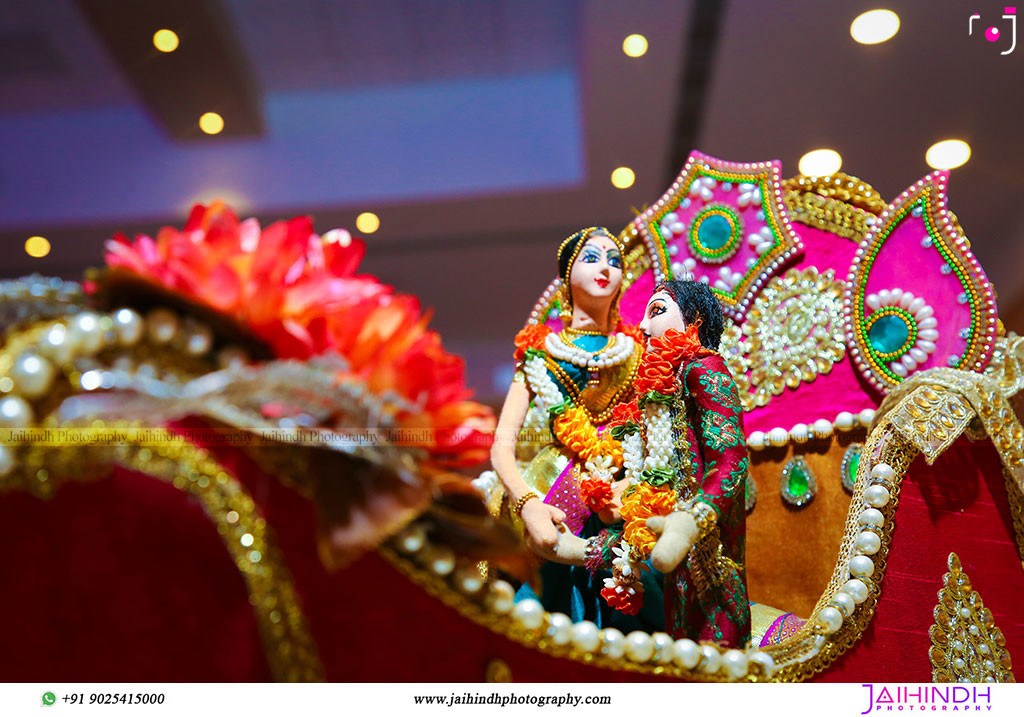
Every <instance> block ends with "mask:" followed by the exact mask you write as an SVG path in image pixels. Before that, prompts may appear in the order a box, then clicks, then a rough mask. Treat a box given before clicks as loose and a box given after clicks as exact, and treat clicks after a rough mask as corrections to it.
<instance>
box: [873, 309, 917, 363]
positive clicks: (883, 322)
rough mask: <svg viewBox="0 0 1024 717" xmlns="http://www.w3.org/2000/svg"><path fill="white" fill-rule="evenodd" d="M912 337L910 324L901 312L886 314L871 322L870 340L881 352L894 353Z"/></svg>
mask: <svg viewBox="0 0 1024 717" xmlns="http://www.w3.org/2000/svg"><path fill="white" fill-rule="evenodd" d="M908 338H910V326H908V325H907V320H906V319H905V318H904V317H903V316H901V315H900V314H886V315H885V316H882V317H880V318H879V319H878V320H877V321H875V322H874V323H872V324H871V328H870V329H869V330H868V341H870V342H871V347H872V348H873V349H874V350H875V351H877V352H878V353H880V354H894V353H896V352H897V351H899V350H900V349H901V348H903V346H904V345H906V343H907V339H908Z"/></svg>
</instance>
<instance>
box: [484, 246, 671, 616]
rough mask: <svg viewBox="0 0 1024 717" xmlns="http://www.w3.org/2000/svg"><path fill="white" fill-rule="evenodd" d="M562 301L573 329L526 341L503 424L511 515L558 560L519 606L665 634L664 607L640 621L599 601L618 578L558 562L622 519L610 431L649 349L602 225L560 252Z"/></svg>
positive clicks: (498, 440) (530, 333)
mask: <svg viewBox="0 0 1024 717" xmlns="http://www.w3.org/2000/svg"><path fill="white" fill-rule="evenodd" d="M558 269H559V276H560V278H561V284H562V286H561V290H560V296H559V304H560V308H561V312H560V315H561V318H562V320H563V322H564V323H565V328H564V329H563V330H562V331H559V332H555V331H552V330H551V329H549V328H548V327H547V326H545V325H543V324H535V325H531V326H528V327H526V328H525V329H523V330H522V331H521V332H520V333H519V334H518V335H517V336H516V342H515V343H516V353H515V359H516V371H515V375H514V380H513V382H512V385H511V386H510V388H509V392H508V396H507V397H506V399H505V404H504V407H503V408H502V412H501V417H500V419H499V421H498V427H497V432H496V435H495V442H494V446H493V448H492V451H491V460H492V463H493V466H494V470H495V472H496V473H497V474H498V477H499V479H500V480H501V482H502V484H503V486H504V488H505V491H506V492H507V494H508V498H509V506H510V511H511V513H512V515H513V516H515V517H516V519H517V520H520V521H521V523H522V527H523V531H524V535H525V537H526V540H527V543H528V544H529V545H530V547H531V548H532V549H533V551H534V552H535V553H537V554H538V555H539V556H540V557H542V558H545V559H547V560H548V561H549V562H547V563H546V564H545V565H543V566H542V568H541V570H540V586H539V588H538V590H537V591H535V590H534V589H533V588H532V587H531V586H529V585H524V586H523V587H522V588H521V589H520V591H519V593H518V594H517V600H520V599H526V598H537V599H539V600H540V601H541V602H542V603H543V604H544V606H545V607H546V608H547V609H548V610H550V611H555V612H562V613H565V614H567V615H569V616H570V617H571V618H572V619H573V620H574V621H580V620H590V621H593V622H595V623H597V624H598V625H599V626H611V625H614V626H616V627H619V628H620V629H640V628H647V629H662V627H663V623H664V615H663V611H662V610H661V608H660V605H656V604H655V603H656V602H657V601H656V600H655V599H654V594H655V593H657V592H660V585H659V582H658V580H657V579H654V578H652V579H651V580H650V581H649V582H650V583H651V585H650V591H651V593H650V595H651V597H652V599H651V604H650V606H649V607H648V609H647V610H645V611H644V612H643V613H642V614H641V615H639V616H628V615H625V614H623V613H620V612H617V611H615V610H613V609H610V606H609V605H608V604H607V602H606V601H604V600H602V599H601V597H600V595H599V593H600V590H601V586H602V584H603V582H602V581H603V579H604V578H605V577H607V576H610V573H609V572H608V571H607V570H604V571H594V572H593V573H591V572H588V571H587V570H586V569H584V568H583V567H582V565H567V564H563V563H565V562H566V561H565V559H564V556H559V554H558V551H559V545H560V544H562V541H561V538H562V536H573V537H577V536H579V537H580V538H582V539H586V538H590V537H592V536H594V535H597V534H599V533H600V532H601V531H602V529H603V528H605V527H606V525H614V524H616V523H618V522H619V521H620V519H619V515H618V496H619V494H620V493H621V491H622V489H623V488H625V481H623V480H616V478H617V477H620V476H621V472H622V471H621V468H622V447H621V444H620V443H619V441H618V440H616V439H615V438H614V437H613V436H612V434H611V432H610V431H609V430H607V428H606V427H607V424H608V422H609V421H610V420H611V419H612V418H613V414H614V413H615V411H616V408H617V407H618V406H620V405H623V404H624V403H626V402H628V400H629V399H630V398H632V395H631V384H632V381H633V379H634V377H635V374H636V369H637V367H638V365H639V360H640V356H641V353H642V351H643V347H642V345H641V343H642V342H641V341H638V340H637V338H638V337H639V334H638V333H637V332H636V330H635V328H632V327H626V326H624V325H623V324H622V323H621V322H620V321H619V317H618V311H617V306H618V299H619V295H620V292H621V288H622V270H623V247H622V246H621V244H620V243H619V240H618V238H617V237H615V236H614V235H613V234H612V233H611V232H609V231H608V230H607V229H605V228H603V227H590V228H587V229H583V230H581V231H578V232H576V233H575V234H573V235H571V236H570V237H568V238H567V239H566V240H565V241H563V242H562V244H561V246H560V247H559V249H558Z"/></svg>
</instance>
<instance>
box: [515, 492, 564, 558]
mask: <svg viewBox="0 0 1024 717" xmlns="http://www.w3.org/2000/svg"><path fill="white" fill-rule="evenodd" d="M519 517H521V518H522V519H523V526H524V527H525V528H526V542H527V543H529V545H530V548H531V549H533V551H534V552H536V553H538V554H540V555H543V556H545V557H547V556H548V555H550V552H551V551H552V550H553V549H554V547H555V546H556V545H557V544H558V536H559V530H560V528H561V527H562V523H563V522H564V521H565V513H563V512H562V511H561V510H559V509H558V508H556V507H555V506H553V505H548V504H547V503H545V502H543V501H542V500H540V499H539V498H537V499H535V500H528V501H526V503H525V504H524V505H523V509H522V511H521V512H520V513H519Z"/></svg>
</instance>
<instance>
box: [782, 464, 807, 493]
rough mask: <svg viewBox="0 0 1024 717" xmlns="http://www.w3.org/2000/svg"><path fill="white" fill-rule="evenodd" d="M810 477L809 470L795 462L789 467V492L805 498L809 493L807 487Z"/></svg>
mask: <svg viewBox="0 0 1024 717" xmlns="http://www.w3.org/2000/svg"><path fill="white" fill-rule="evenodd" d="M809 482H810V479H809V478H808V477H807V472H806V471H805V470H804V469H803V466H801V465H800V464H799V463H794V464H793V466H792V467H791V468H790V469H789V476H788V484H787V485H788V487H789V493H790V495H792V496H793V497H794V498H803V497H804V496H805V495H807V488H808V483H809Z"/></svg>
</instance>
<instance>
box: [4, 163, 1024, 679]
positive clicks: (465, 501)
mask: <svg viewBox="0 0 1024 717" xmlns="http://www.w3.org/2000/svg"><path fill="white" fill-rule="evenodd" d="M781 176H782V175H781V166H780V164H779V163H778V162H774V161H773V162H758V163H749V164H740V163H733V162H725V161H721V160H718V159H715V158H713V157H710V156H707V155H704V154H701V153H699V152H694V153H693V154H692V155H691V157H690V158H689V160H688V161H687V163H686V165H685V166H684V167H683V169H682V171H681V173H680V174H679V176H678V178H677V179H676V181H675V182H673V183H672V185H671V186H670V187H669V188H668V190H667V191H666V192H665V194H664V195H663V196H662V197H660V198H659V199H658V200H657V201H655V202H654V203H653V204H652V205H651V206H650V207H649V208H647V209H646V210H645V211H643V212H642V213H641V214H640V215H639V216H637V217H636V218H635V219H634V220H633V221H631V222H630V223H629V224H628V225H627V226H626V228H625V229H623V231H622V233H621V238H622V240H623V241H624V242H625V244H626V249H627V252H626V257H625V281H626V288H625V289H624V293H623V295H622V299H621V302H620V312H621V314H622V316H623V318H624V319H625V320H627V321H631V322H638V321H639V319H640V316H641V312H642V310H643V307H644V305H645V304H646V301H647V299H648V297H649V296H650V294H651V291H652V290H653V288H654V286H655V284H656V283H657V282H658V281H660V280H662V279H665V278H680V277H684V276H688V277H691V278H693V279H696V280H699V281H705V282H707V283H708V284H709V285H710V286H711V287H712V288H713V289H714V291H715V292H716V294H717V295H718V297H719V299H720V301H721V303H722V305H723V308H724V309H725V311H726V314H727V315H728V317H729V322H728V325H727V329H726V333H725V336H724V339H723V346H722V349H721V350H722V353H723V355H724V357H725V358H726V361H727V363H728V365H729V367H730V370H731V371H732V373H733V375H734V377H735V379H736V382H737V385H738V386H739V388H740V395H741V401H742V403H743V408H744V411H745V418H744V420H745V428H746V432H747V443H748V447H749V448H750V450H751V467H750V475H749V476H748V480H747V496H746V497H747V501H746V504H747V511H748V516H747V566H746V568H747V575H748V582H749V585H748V587H749V593H750V596H751V600H752V601H753V602H754V603H755V604H754V605H753V608H752V613H753V626H754V629H753V633H754V634H753V639H752V643H751V645H750V646H749V647H748V648H746V649H743V650H740V649H731V650H725V649H721V648H719V647H718V646H716V645H714V644H701V645H697V644H694V643H692V642H691V641H689V640H678V641H673V640H672V639H671V638H670V637H669V636H668V635H667V634H660V633H655V634H653V635H648V634H646V633H632V634H630V635H623V634H621V633H620V632H618V631H616V630H614V629H612V628H606V629H599V628H598V627H597V626H596V625H594V624H592V623H588V622H582V623H576V624H573V623H572V622H571V621H570V620H569V618H568V617H567V616H565V615H561V614H557V613H554V614H552V613H546V612H545V611H544V610H543V608H541V607H540V604H539V603H537V602H536V601H532V600H528V601H522V602H518V603H517V602H514V600H513V593H514V591H513V587H512V584H511V583H510V582H509V580H511V579H523V578H526V577H528V575H527V567H528V562H527V561H526V560H525V559H524V557H523V553H522V550H521V548H520V546H519V543H518V540H517V538H516V536H515V534H514V532H511V531H510V530H509V529H508V528H507V526H505V525H504V524H503V523H501V522H500V521H495V520H492V519H490V518H489V513H488V511H487V510H486V508H485V506H484V503H483V500H482V499H481V497H480V495H479V494H478V493H477V492H476V490H475V489H474V488H472V487H470V486H469V485H468V479H466V478H463V477H462V476H461V475H457V474H455V473H454V472H453V471H454V470H455V469H457V468H459V467H461V466H465V465H468V464H470V463H472V462H475V461H476V462H478V461H480V460H482V459H483V458H485V456H486V451H487V440H486V435H487V433H488V432H489V431H490V429H491V428H492V427H493V418H492V417H491V416H490V414H489V413H488V412H487V411H485V410H483V409H482V408H481V407H479V406H477V405H475V404H472V403H469V402H467V400H466V399H467V396H466V393H465V391H464V388H463V384H462V367H461V364H460V363H459V362H458V360H457V359H454V358H453V357H451V356H449V355H448V354H446V353H445V352H444V351H443V349H442V348H441V346H440V342H439V340H438V339H437V337H436V335H434V334H431V333H430V332H428V331H427V330H426V328H425V321H424V319H423V317H422V316H421V314H420V312H419V308H418V305H416V303H415V301H414V300H412V299H410V298H409V297H401V296H397V295H394V294H393V293H392V292H391V290H390V289H389V288H388V287H382V286H381V285H380V284H379V282H376V281H375V280H374V279H372V277H359V276H357V275H355V274H354V271H355V268H356V265H357V264H358V261H359V257H360V256H361V253H362V247H361V244H360V243H359V242H358V241H357V240H354V239H352V238H351V237H350V236H349V235H348V234H347V233H345V232H343V231H335V232H329V233H328V234H325V235H324V236H323V237H320V236H317V235H315V234H314V233H313V231H312V226H311V224H309V223H308V220H293V221H292V222H289V223H284V224H279V225H273V226H272V227H268V228H267V229H264V230H262V231H261V230H260V229H259V227H258V226H257V225H255V223H254V222H252V220H250V221H249V222H238V221H237V220H236V219H235V218H234V216H233V215H231V214H230V212H228V211H227V210H226V209H225V208H224V207H221V206H214V207H210V208H197V210H196V212H195V213H194V214H193V216H192V217H191V218H190V220H189V223H188V225H186V227H185V230H184V231H183V232H177V231H175V230H173V229H165V230H163V231H162V232H161V233H160V234H159V235H158V236H157V238H156V240H152V239H149V238H147V237H140V238H139V239H137V240H136V241H135V242H129V241H128V240H126V239H123V238H115V240H113V241H112V242H111V243H110V244H109V245H108V246H109V250H108V254H107V265H108V267H107V269H106V270H105V271H103V272H98V273H95V274H92V275H90V276H88V277H87V280H86V281H85V282H84V283H83V284H82V285H81V286H79V285H75V284H69V283H61V282H59V281H56V280H47V279H43V278H39V277H37V278H29V279H24V280H20V281H19V282H13V283H8V284H7V285H5V286H4V292H5V294H4V297H3V298H4V301H3V303H2V304H0V307H2V312H3V313H2V317H3V320H4V322H5V324H6V325H7V327H8V328H7V333H6V335H5V338H4V343H3V348H2V351H0V390H2V391H3V396H4V397H3V398H2V399H0V420H2V421H3V424H2V425H3V426H9V427H12V431H13V432H14V433H16V431H15V430H14V428H13V427H21V426H30V427H31V428H32V429H33V430H36V433H34V434H33V433H32V432H31V431H28V430H27V431H26V433H25V434H23V435H21V436H18V435H13V434H12V435H11V436H10V438H11V440H10V441H8V445H6V446H3V447H0V449H2V450H3V451H4V452H3V453H2V455H0V458H2V460H0V474H2V476H3V477H2V478H0V488H2V491H3V492H2V497H0V526H2V527H0V531H2V532H0V538H2V541H3V542H2V544H3V545H4V554H5V557H4V565H5V572H6V575H7V576H8V578H7V580H6V582H7V585H6V586H5V589H4V590H3V591H0V604H3V605H4V606H5V607H7V608H8V612H9V614H11V615H16V616H17V621H16V625H15V626H14V628H13V629H14V633H13V636H9V639H8V644H9V645H11V646H13V647H14V648H15V649H9V650H7V651H6V653H7V655H8V657H7V658H6V660H5V663H4V673H5V674H6V675H9V676H10V678H11V679H14V680H20V679H24V680H29V679H32V680H38V679H40V678H41V676H42V675H43V674H45V675H46V676H47V677H46V679H50V680H52V679H65V680H69V679H77V680H84V679H106V680H119V681H123V680H140V681H141V680H154V679H164V680H175V679H183V680H229V681H236V680H261V679H284V680H313V679H329V680H338V681H364V680H388V681H392V680H424V681H429V680H444V681H479V680H482V679H488V680H508V679H514V680H524V681H556V680H557V681H608V680H633V679H682V680H697V681H716V682H721V681H749V682H764V681H801V680H810V679H816V680H832V681H865V680H869V681H880V680H885V681H908V682H910V681H913V682H920V681H929V680H934V681H942V682H945V681H973V682H985V681H990V682H991V681H995V682H1005V681H1012V680H1013V679H1014V673H1013V663H1012V660H1011V653H1012V654H1016V655H1019V654H1021V653H1022V651H1024V618H1022V617H1021V613H1020V609H1019V598H1018V597H1017V596H1018V595H1020V594H1021V591H1022V590H1024V569H1022V568H1024V563H1022V558H1024V497H1022V490H1024V429H1022V427H1021V422H1020V419H1019V418H1018V415H1017V413H1016V412H1015V410H1014V400H1015V397H1016V396H1018V395H1019V392H1020V390H1021V389H1022V388H1024V339H1022V338H1021V337H1018V336H1015V335H1013V334H1010V335H1006V333H1005V331H1004V330H1003V327H1002V325H1001V323H1000V322H999V320H998V317H997V314H996V308H995V292H994V289H993V287H992V286H991V284H990V283H989V281H988V279H987V278H986V276H985V274H984V272H983V270H982V269H981V267H980V266H979V264H978V262H977V260H976V259H975V258H974V255H973V254H972V253H971V250H970V243H969V241H968V239H967V237H966V235H965V234H964V231H963V229H962V228H961V226H960V224H959V222H958V221H957V219H956V217H955V215H954V214H953V213H952V212H951V211H950V210H949V208H948V206H947V196H946V188H947V182H948V179H949V175H948V173H947V172H935V173H933V174H930V175H928V176H927V177H924V178H922V179H921V180H919V181H917V182H916V183H915V184H913V185H912V186H911V187H909V188H908V189H907V190H906V191H905V192H903V193H902V194H901V195H900V196H898V197H897V198H895V199H894V200H893V201H892V202H891V203H888V204H887V203H886V202H885V200H883V199H882V198H881V197H880V196H879V195H878V193H877V192H876V191H875V190H874V189H873V188H872V187H871V186H870V185H868V184H867V183H866V182H864V181H862V180H860V179H858V178H855V177H851V176H848V175H845V174H836V175H833V176H829V177H804V176H798V177H795V178H792V179H787V180H783V179H782V178H781ZM559 289H560V283H559V280H557V279H556V280H555V281H553V282H552V283H551V284H550V285H549V286H548V287H547V289H545V291H544V292H543V294H542V295H541V297H540V299H539V300H538V302H537V304H536V305H535V307H534V308H533V311H532V313H531V314H530V316H529V319H528V323H530V324H541V323H548V324H550V325H551V326H552V327H558V326H559V324H558V323H557V322H558V311H559V308H560V307H559V305H558V297H559V294H560V291H559ZM366 426H370V427H373V428H374V429H375V430H376V429H379V430H376V432H375V433H374V440H373V441H366V442H360V438H359V436H358V435H357V432H356V431H355V429H353V428H352V427H366ZM43 429H46V430H43ZM211 429H216V430H215V431H214V432H211ZM417 429H426V430H422V431H419V432H417ZM111 430H112V431H120V432H121V433H120V434H119V440H114V441H106V442H104V441H103V440H96V436H97V435H99V434H102V433H103V431H111ZM361 430H362V429H361ZM403 430H404V431H406V433H408V434H409V436H410V437H408V438H402V436H405V435H406V434H405V433H403ZM61 431H64V433H63V434H62V433H61ZM74 431H78V432H79V433H83V432H84V433H86V434H87V436H88V438H89V439H90V440H85V441H82V440H80V439H76V438H67V436H73V435H74ZM233 433H235V434H241V435H244V436H247V437H248V439H247V440H248V444H246V445H243V446H239V445H238V444H237V442H236V443H235V444H233V445H227V444H220V443H219V442H218V440H215V439H217V438H219V437H220V436H221V435H229V434H233ZM26 436H27V437H26ZM396 437H397V438H396ZM477 486H478V487H479V486H480V482H479V481H477ZM40 498H43V499H45V500H40ZM225 548H226V550H225ZM154 614H158V615H159V619H154V618H153V615H154ZM76 618H77V619H76ZM15 655H17V657H15ZM1018 659H1019V657H1018Z"/></svg>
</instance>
